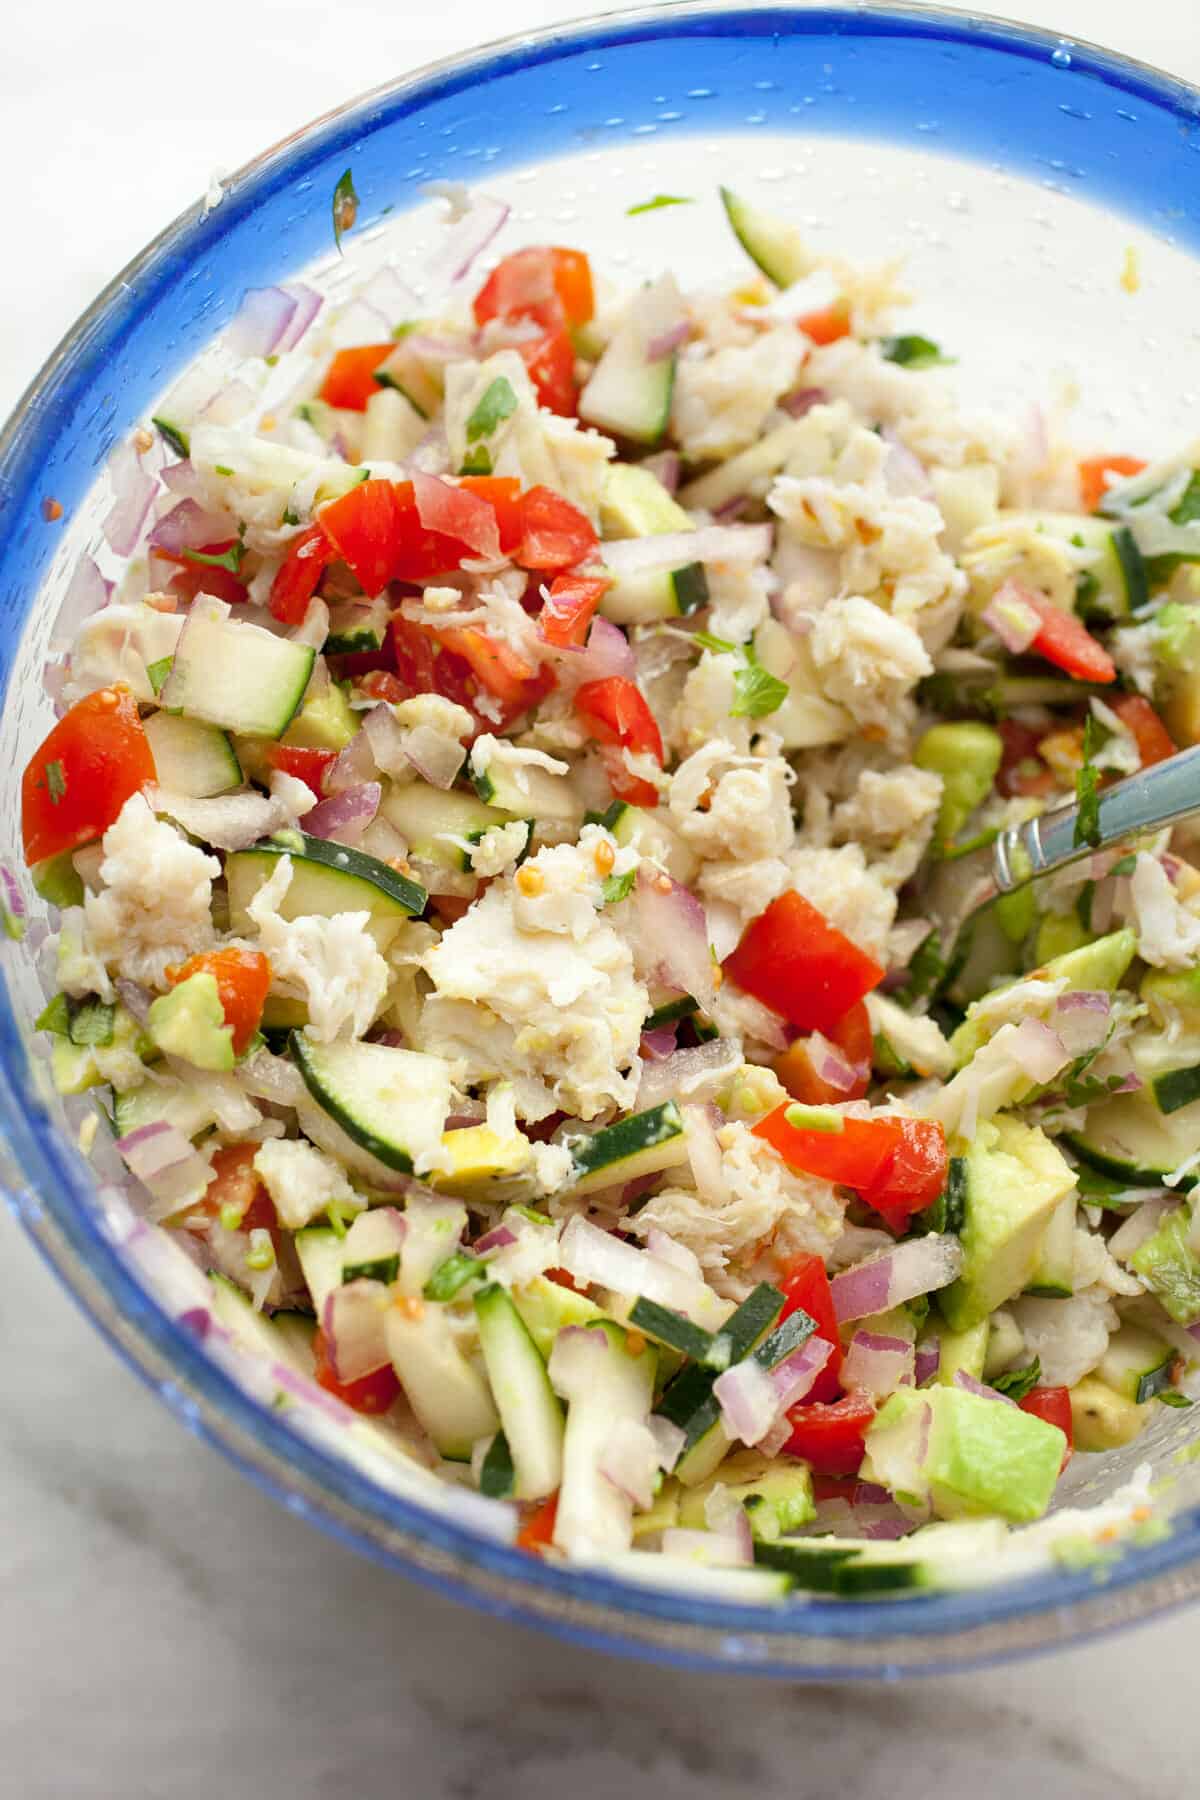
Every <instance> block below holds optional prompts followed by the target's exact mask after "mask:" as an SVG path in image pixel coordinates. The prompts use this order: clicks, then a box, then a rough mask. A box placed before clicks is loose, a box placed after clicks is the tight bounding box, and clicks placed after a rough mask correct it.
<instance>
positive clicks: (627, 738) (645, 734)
mask: <svg viewBox="0 0 1200 1800" xmlns="http://www.w3.org/2000/svg"><path fill="white" fill-rule="evenodd" d="M575 711H576V712H577V713H578V715H579V718H580V722H581V723H582V724H583V725H584V726H585V727H586V728H587V730H588V731H589V732H590V734H591V736H592V737H594V738H595V739H596V742H597V743H598V744H599V745H600V749H601V754H602V756H603V758H604V767H605V771H606V773H607V775H608V784H609V786H610V787H611V788H612V791H613V793H614V794H615V795H616V797H617V799H618V800H626V801H628V802H629V804H630V805H631V806H657V805H658V789H657V788H656V787H654V786H652V784H651V783H650V782H648V781H643V780H642V778H641V777H640V776H639V775H634V774H631V772H630V771H629V769H628V768H627V767H626V765H625V759H624V756H623V754H622V753H623V752H624V751H626V750H629V751H631V752H633V754H634V755H638V754H641V753H646V754H648V755H650V756H652V757H654V759H655V761H656V762H657V763H659V765H660V766H661V764H662V759H663V741H662V733H661V732H660V731H659V729H658V722H657V720H656V719H655V717H654V714H653V713H652V712H651V711H650V708H649V706H648V705H647V704H646V700H645V696H644V695H643V694H642V691H641V689H640V688H639V687H638V685H637V683H636V682H633V681H630V680H629V679H628V678H627V677H626V676H624V675H609V676H607V677H606V678H605V679H604V680H603V681H585V682H584V683H583V686H582V687H581V688H580V689H579V690H578V692H577V693H576V695H575Z"/></svg>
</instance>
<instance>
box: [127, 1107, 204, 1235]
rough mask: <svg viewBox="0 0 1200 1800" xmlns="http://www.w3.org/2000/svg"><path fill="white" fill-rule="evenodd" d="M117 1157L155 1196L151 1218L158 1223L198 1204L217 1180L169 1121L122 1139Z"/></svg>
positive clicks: (159, 1120)
mask: <svg viewBox="0 0 1200 1800" xmlns="http://www.w3.org/2000/svg"><path fill="white" fill-rule="evenodd" d="M117 1153H118V1155H119V1156H120V1157H121V1158H122V1160H123V1161H124V1163H125V1165H126V1167H127V1168H128V1169H129V1170H130V1172H131V1173H132V1174H134V1175H136V1176H137V1178H138V1180H139V1181H140V1182H141V1183H142V1184H143V1186H145V1187H147V1188H148V1189H149V1190H150V1193H151V1194H152V1195H153V1198H154V1205H153V1206H152V1207H151V1208H150V1209H149V1216H150V1217H151V1218H152V1219H155V1220H161V1219H168V1218H170V1216H171V1214H172V1213H174V1212H178V1211H179V1210H180V1208H181V1207H183V1206H187V1205H189V1204H190V1203H191V1202H193V1201H195V1200H198V1199H199V1198H200V1197H201V1195H202V1194H203V1193H204V1191H205V1189H206V1188H207V1186H208V1184H209V1182H210V1181H211V1180H212V1177H213V1171H212V1169H211V1168H210V1167H209V1165H208V1164H207V1163H206V1162H205V1160H204V1158H203V1157H202V1156H201V1155H200V1154H199V1152H198V1151H196V1150H194V1149H193V1148H192V1145H191V1144H190V1142H189V1141H188V1139H187V1138H186V1137H184V1135H183V1133H182V1131H180V1130H179V1128H178V1126H176V1125H169V1124H168V1123H167V1121H166V1120H165V1119H156V1120H154V1122H153V1123H152V1124H149V1125H140V1126H139V1127H138V1129H137V1130H136V1131H131V1132H129V1133H128V1135H127V1136H125V1137H123V1138H118V1139H117Z"/></svg>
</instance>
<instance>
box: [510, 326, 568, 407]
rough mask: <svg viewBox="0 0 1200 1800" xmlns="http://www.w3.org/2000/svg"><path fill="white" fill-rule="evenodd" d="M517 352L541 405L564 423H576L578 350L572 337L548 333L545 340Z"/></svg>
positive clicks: (526, 345) (558, 333)
mask: <svg viewBox="0 0 1200 1800" xmlns="http://www.w3.org/2000/svg"><path fill="white" fill-rule="evenodd" d="M517 351H518V353H519V354H520V357H521V361H522V362H523V363H524V364H525V367H526V368H527V369H528V371H529V379H530V381H532V383H533V387H534V392H535V393H536V394H537V402H538V405H539V406H545V407H548V408H549V410H550V411H551V412H553V413H558V414H560V415H561V417H563V418H564V419H573V418H574V417H575V411H576V403H577V401H578V397H579V396H578V389H577V388H576V386H575V346H574V344H572V342H571V339H570V336H569V334H568V333H567V332H566V331H548V332H547V333H546V335H545V337H540V338H533V339H532V340H531V341H530V342H528V343H521V344H518V345H517Z"/></svg>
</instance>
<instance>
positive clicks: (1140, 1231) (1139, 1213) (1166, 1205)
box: [1108, 1194, 1179, 1262]
mask: <svg viewBox="0 0 1200 1800" xmlns="http://www.w3.org/2000/svg"><path fill="white" fill-rule="evenodd" d="M1178 1204H1179V1203H1178V1201H1177V1200H1176V1198H1175V1195H1174V1194H1158V1195H1155V1196H1154V1197H1153V1198H1152V1199H1149V1200H1143V1201H1142V1204H1141V1205H1140V1206H1139V1207H1138V1208H1137V1209H1136V1210H1135V1211H1134V1212H1131V1213H1130V1215H1129V1217H1128V1218H1127V1219H1122V1221H1121V1223H1120V1224H1119V1225H1118V1226H1117V1229H1116V1230H1115V1231H1114V1232H1113V1234H1112V1236H1111V1237H1110V1238H1109V1240H1108V1248H1109V1251H1110V1253H1111V1254H1112V1255H1113V1256H1115V1257H1116V1259H1117V1261H1118V1262H1126V1261H1128V1259H1129V1258H1130V1257H1131V1256H1132V1255H1133V1253H1134V1251H1135V1250H1137V1249H1138V1248H1140V1246H1141V1245H1142V1244H1144V1243H1145V1241H1146V1239H1147V1238H1149V1237H1153V1236H1154V1233H1155V1232H1156V1231H1157V1230H1158V1228H1159V1226H1160V1225H1161V1224H1162V1222H1163V1220H1164V1219H1165V1217H1166V1216H1167V1214H1168V1213H1169V1212H1174V1210H1175V1208H1176V1206H1177V1205H1178Z"/></svg>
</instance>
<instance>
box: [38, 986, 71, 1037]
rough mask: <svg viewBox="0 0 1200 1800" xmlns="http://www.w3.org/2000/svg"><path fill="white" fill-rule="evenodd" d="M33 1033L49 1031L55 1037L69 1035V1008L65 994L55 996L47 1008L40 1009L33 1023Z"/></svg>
mask: <svg viewBox="0 0 1200 1800" xmlns="http://www.w3.org/2000/svg"><path fill="white" fill-rule="evenodd" d="M33 1029H34V1030H35V1031H51V1032H53V1033H54V1036H55V1037H69V1036H70V1034H71V1008H70V1006H69V1004H68V1002H67V996H66V995H65V994H55V996H54V998H53V1000H51V1001H50V1003H49V1005H48V1006H45V1007H43V1008H42V1010H41V1012H40V1013H39V1014H38V1016H37V1018H36V1019H35V1020H34V1022H33Z"/></svg>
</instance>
